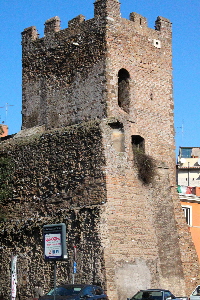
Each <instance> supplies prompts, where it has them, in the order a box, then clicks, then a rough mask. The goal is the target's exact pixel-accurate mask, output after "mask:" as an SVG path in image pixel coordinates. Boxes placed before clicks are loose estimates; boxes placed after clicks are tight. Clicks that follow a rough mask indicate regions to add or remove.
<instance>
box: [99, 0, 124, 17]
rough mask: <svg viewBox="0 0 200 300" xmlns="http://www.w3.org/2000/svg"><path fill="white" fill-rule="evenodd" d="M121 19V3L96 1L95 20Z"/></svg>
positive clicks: (113, 0) (108, 0) (106, 0)
mask: <svg viewBox="0 0 200 300" xmlns="http://www.w3.org/2000/svg"><path fill="white" fill-rule="evenodd" d="M119 17H121V13H120V3H119V1H118V0H96V1H95V3H94V18H95V19H98V18H100V19H104V20H105V19H106V18H108V19H109V18H110V19H116V18H119Z"/></svg>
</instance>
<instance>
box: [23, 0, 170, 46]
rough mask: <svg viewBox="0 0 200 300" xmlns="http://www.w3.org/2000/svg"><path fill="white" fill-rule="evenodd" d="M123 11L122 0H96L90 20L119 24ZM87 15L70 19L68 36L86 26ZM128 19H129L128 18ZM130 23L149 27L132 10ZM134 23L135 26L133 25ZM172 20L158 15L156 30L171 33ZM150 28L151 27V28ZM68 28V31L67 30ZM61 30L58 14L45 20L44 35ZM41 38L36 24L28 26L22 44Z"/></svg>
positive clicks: (165, 33)
mask: <svg viewBox="0 0 200 300" xmlns="http://www.w3.org/2000/svg"><path fill="white" fill-rule="evenodd" d="M120 19H122V18H121V13H120V2H119V1H118V0H96V1H95V3H94V18H93V19H91V20H88V21H91V22H92V23H96V25H97V26H102V25H103V23H102V22H113V24H114V25H115V24H117V23H118V22H120ZM97 20H101V21H102V22H100V23H99V22H97ZM85 21H86V19H85V16H83V15H81V14H80V15H78V16H76V17H75V18H73V19H71V20H69V21H68V28H66V29H63V30H65V32H66V33H67V35H68V36H70V32H71V34H74V33H75V31H76V29H77V28H79V27H80V25H82V26H84V24H85V25H86V24H87V23H88V21H87V22H85ZM127 21H128V20H127ZM129 21H131V23H130V30H132V29H133V27H135V28H136V29H137V30H141V31H142V30H143V29H144V28H148V23H147V19H146V18H145V17H144V16H142V15H140V14H138V13H136V12H131V13H130V16H129ZM133 24H134V26H133ZM171 27H172V26H171V22H170V21H169V20H168V19H166V18H164V17H160V16H159V17H157V19H156V21H155V30H152V31H157V33H158V32H160V33H161V34H162V35H166V37H168V36H169V34H171V31H172V28H171ZM149 29H150V28H149ZM66 30H67V31H66ZM86 30H87V25H86ZM59 31H61V28H60V18H59V17H58V16H55V17H53V18H50V19H48V20H47V21H46V22H45V27H44V36H45V37H47V36H49V34H50V35H52V34H53V33H57V32H59ZM38 38H39V34H38V33H37V29H36V27H35V26H31V27H28V28H26V29H24V31H23V32H22V44H23V43H26V42H27V41H28V40H29V41H34V40H36V39H38Z"/></svg>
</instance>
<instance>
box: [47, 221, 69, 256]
mask: <svg viewBox="0 0 200 300" xmlns="http://www.w3.org/2000/svg"><path fill="white" fill-rule="evenodd" d="M43 240H44V259H45V260H48V261H56V260H66V259H67V247H66V225H65V224H64V223H60V224H50V225H44V227H43Z"/></svg>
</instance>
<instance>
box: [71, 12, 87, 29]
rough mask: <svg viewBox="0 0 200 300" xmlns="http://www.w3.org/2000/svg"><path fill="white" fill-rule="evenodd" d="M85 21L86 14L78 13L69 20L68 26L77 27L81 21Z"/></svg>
mask: <svg viewBox="0 0 200 300" xmlns="http://www.w3.org/2000/svg"><path fill="white" fill-rule="evenodd" d="M83 22H85V16H83V15H78V16H77V17H75V18H73V19H72V20H70V21H69V22H68V27H69V28H70V27H75V26H77V25H79V24H81V23H83Z"/></svg>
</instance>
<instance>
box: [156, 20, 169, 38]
mask: <svg viewBox="0 0 200 300" xmlns="http://www.w3.org/2000/svg"><path fill="white" fill-rule="evenodd" d="M155 29H156V30H158V31H160V32H161V33H162V35H163V36H165V37H166V38H168V37H171V33H172V23H171V22H170V20H169V19H166V18H163V17H157V19H156V21H155Z"/></svg>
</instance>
